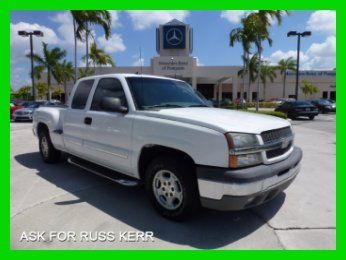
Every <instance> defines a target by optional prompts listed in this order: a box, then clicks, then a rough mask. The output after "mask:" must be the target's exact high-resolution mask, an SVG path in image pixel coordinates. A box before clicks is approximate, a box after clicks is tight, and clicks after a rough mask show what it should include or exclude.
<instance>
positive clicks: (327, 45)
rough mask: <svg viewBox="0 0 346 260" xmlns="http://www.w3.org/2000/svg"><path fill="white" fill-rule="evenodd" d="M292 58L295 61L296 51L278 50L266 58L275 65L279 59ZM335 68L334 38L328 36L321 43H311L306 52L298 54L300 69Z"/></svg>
mask: <svg viewBox="0 0 346 260" xmlns="http://www.w3.org/2000/svg"><path fill="white" fill-rule="evenodd" d="M289 57H293V58H294V59H296V57H297V51H295V50H289V51H286V52H284V51H282V50H278V51H275V52H273V53H272V54H271V55H270V57H269V58H266V59H267V60H269V61H270V63H272V64H277V63H278V61H279V60H281V59H287V58H289ZM335 66H336V38H335V36H329V37H327V38H326V40H325V41H324V42H322V43H313V44H311V46H310V47H309V49H308V50H307V51H306V52H302V51H301V52H300V67H301V68H302V69H320V70H324V69H325V70H327V69H333V68H335Z"/></svg>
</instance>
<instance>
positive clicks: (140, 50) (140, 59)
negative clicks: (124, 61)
mask: <svg viewBox="0 0 346 260" xmlns="http://www.w3.org/2000/svg"><path fill="white" fill-rule="evenodd" d="M139 63H140V64H141V74H143V64H142V49H141V46H139Z"/></svg>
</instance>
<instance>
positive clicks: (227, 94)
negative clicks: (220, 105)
mask: <svg viewBox="0 0 346 260" xmlns="http://www.w3.org/2000/svg"><path fill="white" fill-rule="evenodd" d="M232 96H233V95H232V92H223V93H222V99H230V100H232Z"/></svg>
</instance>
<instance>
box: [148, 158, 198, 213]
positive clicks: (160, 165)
mask: <svg viewBox="0 0 346 260" xmlns="http://www.w3.org/2000/svg"><path fill="white" fill-rule="evenodd" d="M160 170H168V171H170V172H172V173H173V174H174V175H175V176H176V177H177V178H178V180H179V182H180V184H181V186H182V192H183V201H182V203H181V205H180V206H179V207H178V208H177V209H175V210H169V209H166V208H164V207H163V206H161V205H160V204H159V202H158V201H157V199H156V197H155V194H154V191H153V185H152V183H153V179H154V177H155V175H156V173H157V172H158V171H160ZM145 189H146V191H147V194H148V196H149V199H150V201H151V203H152V205H153V206H154V208H155V209H156V210H157V211H158V212H159V213H160V214H161V215H163V216H164V217H166V218H169V219H172V220H182V219H185V218H186V217H188V216H189V215H191V213H192V212H193V211H194V210H195V209H197V208H198V206H199V196H198V194H199V193H198V188H197V180H196V178H195V175H194V173H193V168H192V167H191V165H189V164H188V163H187V162H186V161H184V160H179V159H177V158H174V157H173V158H170V157H159V158H156V159H154V160H153V161H152V162H151V163H150V164H149V166H148V168H147V171H146V178H145Z"/></svg>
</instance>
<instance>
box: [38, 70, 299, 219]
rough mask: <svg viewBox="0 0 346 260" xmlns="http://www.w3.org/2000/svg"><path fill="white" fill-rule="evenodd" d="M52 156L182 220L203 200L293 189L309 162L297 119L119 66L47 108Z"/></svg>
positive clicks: (46, 149)
mask: <svg viewBox="0 0 346 260" xmlns="http://www.w3.org/2000/svg"><path fill="white" fill-rule="evenodd" d="M33 121H34V123H33V130H34V133H35V134H36V135H37V136H38V138H39V149H40V153H41V156H42V158H43V160H44V161H45V162H47V163H54V162H58V161H59V160H60V155H61V152H64V153H66V154H67V155H68V161H69V162H70V163H72V164H74V165H77V166H79V167H82V168H84V169H86V170H89V171H91V172H93V173H96V174H99V175H101V176H103V177H106V178H108V179H111V180H114V181H116V182H118V183H121V184H123V185H136V184H139V183H143V184H144V185H145V187H146V190H147V193H148V196H149V198H150V200H151V202H152V204H153V206H154V207H155V208H156V209H157V210H158V211H159V212H160V213H161V214H162V215H164V216H165V217H168V218H171V219H180V218H183V217H185V216H187V215H189V214H190V213H192V212H194V210H195V209H196V208H197V207H198V206H199V205H202V206H204V207H208V208H213V209H218V210H241V209H245V208H249V207H254V206H257V205H259V204H262V203H264V202H266V201H268V200H270V199H272V198H274V197H275V196H276V195H277V194H279V193H280V192H282V191H283V190H284V189H286V188H287V187H288V186H289V185H290V183H291V182H292V181H293V180H294V178H295V177H296V175H297V174H298V172H299V169H300V161H301V159H302V151H301V149H300V148H298V147H296V146H295V145H294V134H293V132H292V128H291V125H290V122H289V121H287V120H283V119H279V118H276V117H272V116H266V115H258V114H254V113H249V112H240V111H234V110H227V109H218V108H212V107H208V106H207V105H206V103H205V101H204V100H202V99H201V98H200V97H199V96H198V95H197V94H196V92H195V91H194V89H193V88H192V87H191V86H190V85H188V84H187V83H185V82H184V81H181V80H177V79H170V78H164V77H155V76H145V75H133V74H110V75H99V76H92V77H87V78H83V79H80V80H79V81H77V83H76V84H75V86H74V88H73V91H72V93H71V98H70V100H69V104H68V107H66V108H63V107H42V108H39V109H37V110H36V111H35V113H34V120H33Z"/></svg>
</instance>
